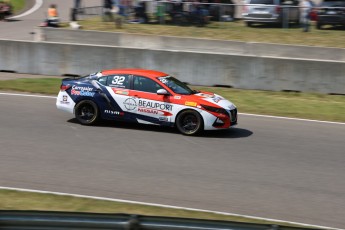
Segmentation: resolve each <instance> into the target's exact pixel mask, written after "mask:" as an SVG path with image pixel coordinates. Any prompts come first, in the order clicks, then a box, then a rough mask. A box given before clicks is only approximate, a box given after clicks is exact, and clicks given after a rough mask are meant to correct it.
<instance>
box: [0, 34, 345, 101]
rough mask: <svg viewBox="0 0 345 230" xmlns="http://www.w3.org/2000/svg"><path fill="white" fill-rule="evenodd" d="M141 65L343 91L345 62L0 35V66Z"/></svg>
mask: <svg viewBox="0 0 345 230" xmlns="http://www.w3.org/2000/svg"><path fill="white" fill-rule="evenodd" d="M113 68H145V69H156V70H160V71H163V72H166V73H169V74H171V75H174V76H176V77H178V78H179V79H181V80H182V81H184V82H188V83H190V84H195V85H206V86H213V85H225V86H231V87H234V88H243V89H259V90H273V91H281V90H292V91H303V92H320V93H336V94H345V74H344V73H345V64H344V63H343V62H339V61H316V60H303V59H288V58H275V57H258V56H251V55H236V54H211V53H201V52H188V51H166V50H149V49H140V48H125V47H111V46H101V45H80V44H79V45H78V44H64V43H53V42H27V41H9V40H0V71H1V70H6V71H15V72H18V73H29V74H41V75H65V74H75V75H84V74H85V75H86V74H89V73H94V72H97V71H99V70H102V69H113Z"/></svg>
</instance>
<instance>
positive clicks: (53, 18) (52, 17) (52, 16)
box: [47, 4, 59, 27]
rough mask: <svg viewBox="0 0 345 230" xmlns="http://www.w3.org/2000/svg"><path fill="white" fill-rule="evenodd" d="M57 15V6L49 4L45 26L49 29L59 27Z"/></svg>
mask: <svg viewBox="0 0 345 230" xmlns="http://www.w3.org/2000/svg"><path fill="white" fill-rule="evenodd" d="M58 24H59V15H58V11H57V6H56V5H55V4H51V5H50V7H49V8H48V19H47V26H49V27H58V26H59V25H58Z"/></svg>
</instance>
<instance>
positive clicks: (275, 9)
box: [242, 0, 300, 26]
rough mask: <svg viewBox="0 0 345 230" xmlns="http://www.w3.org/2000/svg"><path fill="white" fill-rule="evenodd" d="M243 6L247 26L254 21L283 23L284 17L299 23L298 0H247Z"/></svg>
mask: <svg viewBox="0 0 345 230" xmlns="http://www.w3.org/2000/svg"><path fill="white" fill-rule="evenodd" d="M245 4H246V5H245V6H244V7H243V13H242V16H243V19H244V21H245V22H246V24H247V26H251V25H252V24H253V23H275V24H282V23H283V22H284V20H283V19H284V18H286V19H287V20H288V22H295V23H298V24H299V21H300V11H299V8H298V4H299V2H298V1H297V0H293V1H287V0H285V1H284V0H246V1H245Z"/></svg>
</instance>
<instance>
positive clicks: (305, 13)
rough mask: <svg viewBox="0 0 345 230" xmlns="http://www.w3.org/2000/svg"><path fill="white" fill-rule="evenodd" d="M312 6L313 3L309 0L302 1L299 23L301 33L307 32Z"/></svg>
mask: <svg viewBox="0 0 345 230" xmlns="http://www.w3.org/2000/svg"><path fill="white" fill-rule="evenodd" d="M313 6H314V3H313V2H312V1H311V0H303V1H302V4H301V22H302V26H303V32H308V31H309V21H310V12H311V10H312V8H313Z"/></svg>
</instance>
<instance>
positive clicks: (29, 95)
mask: <svg viewBox="0 0 345 230" xmlns="http://www.w3.org/2000/svg"><path fill="white" fill-rule="evenodd" d="M0 95H7V96H21V97H43V98H53V99H56V97H53V96H43V95H34V94H21V93H0Z"/></svg>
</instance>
